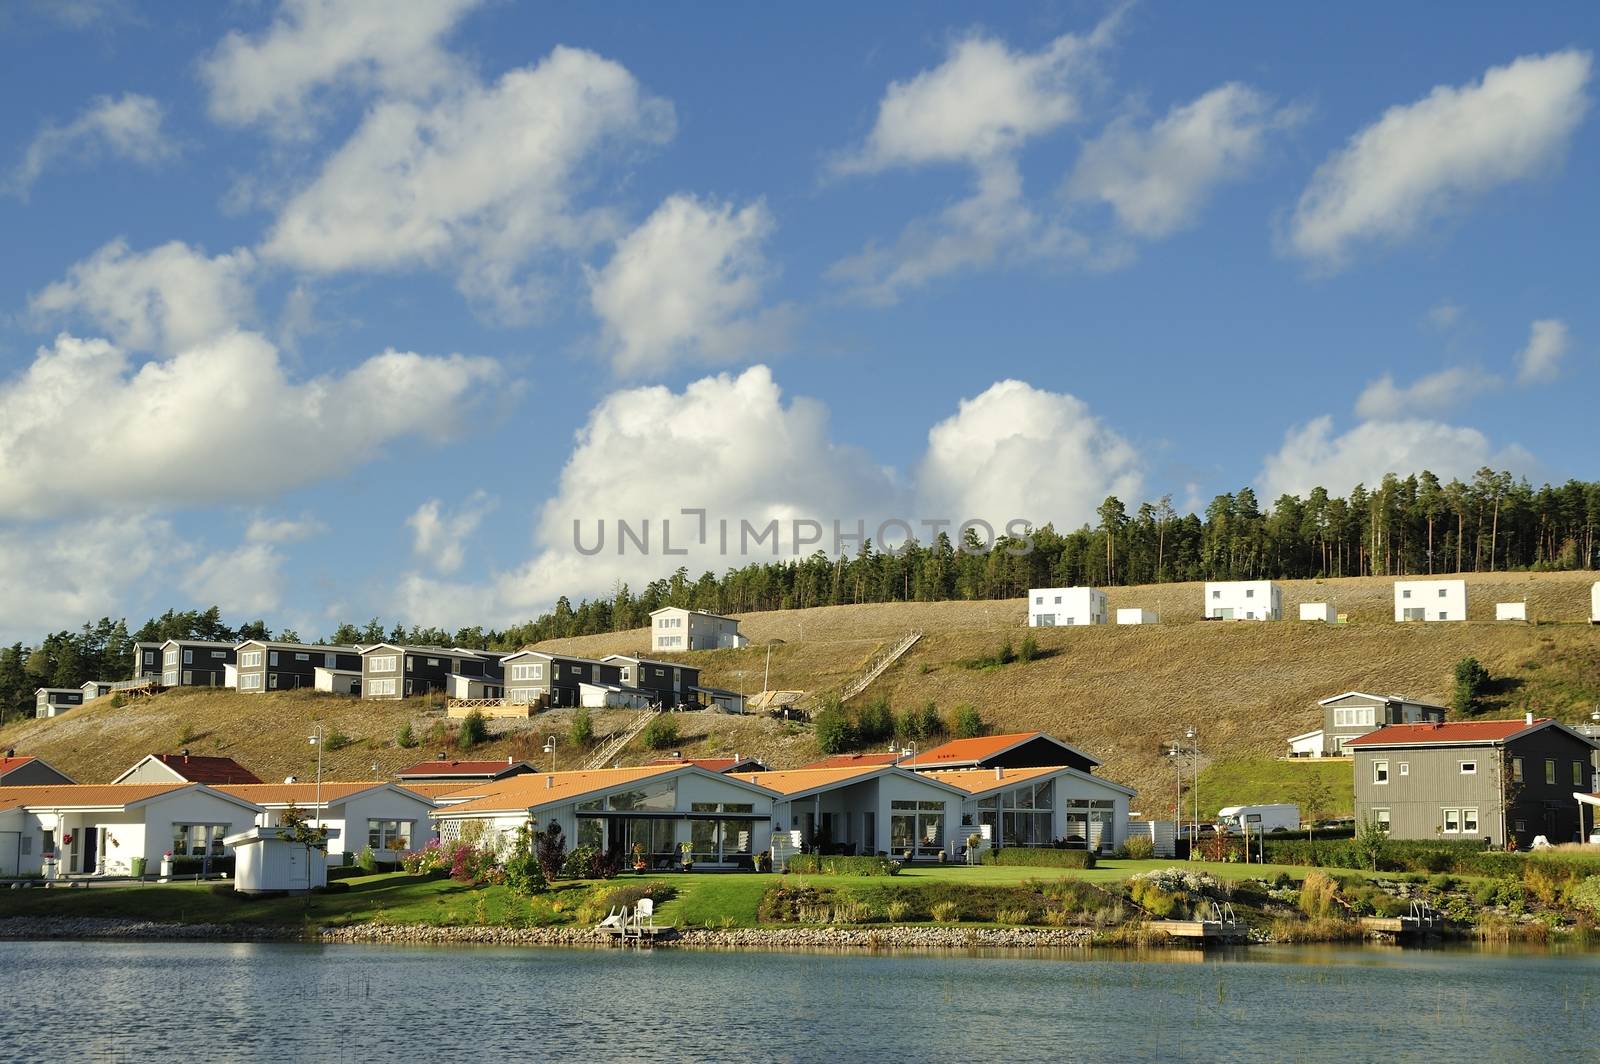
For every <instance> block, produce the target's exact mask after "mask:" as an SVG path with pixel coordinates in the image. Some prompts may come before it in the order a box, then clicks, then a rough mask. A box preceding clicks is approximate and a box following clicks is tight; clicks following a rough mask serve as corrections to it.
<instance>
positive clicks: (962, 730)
mask: <svg viewBox="0 0 1600 1064" xmlns="http://www.w3.org/2000/svg"><path fill="white" fill-rule="evenodd" d="M949 732H950V737H951V738H953V739H976V738H977V737H978V736H980V735H982V734H983V718H982V717H980V716H979V715H978V711H977V710H976V709H974V708H973V707H972V706H971V705H969V704H967V703H962V704H961V705H959V706H957V707H956V711H955V712H954V713H952V714H951V715H950V728H949Z"/></svg>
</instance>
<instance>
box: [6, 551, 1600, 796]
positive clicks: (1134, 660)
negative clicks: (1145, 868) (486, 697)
mask: <svg viewBox="0 0 1600 1064" xmlns="http://www.w3.org/2000/svg"><path fill="white" fill-rule="evenodd" d="M1467 579H1468V583H1469V588H1470V591H1471V594H1472V596H1473V599H1474V601H1473V604H1472V615H1473V616H1474V617H1481V616H1483V615H1484V614H1489V615H1492V613H1493V608H1494V606H1493V604H1494V602H1495V601H1510V600H1521V599H1523V598H1526V599H1527V601H1528V604H1529V613H1530V616H1532V617H1535V618H1537V619H1538V620H1539V621H1541V622H1545V623H1539V624H1527V625H1524V624H1495V623H1493V622H1476V621H1475V622H1472V623H1468V624H1453V625H1421V624H1411V625H1396V624H1394V623H1393V622H1392V621H1390V620H1389V619H1388V618H1389V617H1390V616H1391V601H1392V600H1391V597H1390V595H1391V593H1390V590H1389V588H1390V583H1391V581H1389V580H1388V579H1376V578H1369V579H1346V580H1328V581H1302V582H1285V584H1284V598H1285V608H1286V610H1287V611H1288V612H1289V613H1290V615H1291V616H1293V615H1294V614H1295V612H1296V607H1297V606H1298V604H1299V603H1300V602H1302V601H1321V600H1331V601H1333V602H1334V603H1335V604H1336V605H1337V607H1338V608H1339V610H1340V611H1341V612H1344V613H1346V614H1348V615H1350V616H1351V618H1352V623H1350V624H1347V625H1343V626H1324V625H1315V624H1300V623H1298V622H1293V621H1291V622H1284V623H1280V624H1270V625H1269V624H1250V623H1244V622H1240V623H1233V624H1227V623H1216V622H1208V623H1200V622H1199V615H1200V600H1201V594H1200V587H1199V585H1198V584H1175V585H1160V586H1152V587H1134V588H1117V589H1113V590H1112V591H1111V592H1110V598H1111V604H1112V607H1113V608H1116V607H1118V606H1135V605H1137V606H1144V607H1146V608H1154V609H1156V610H1157V611H1159V612H1160V613H1161V615H1162V623H1161V624H1160V625H1157V626H1151V627H1137V628H1118V627H1114V626H1113V627H1099V628H1075V629H1068V628H1057V629H1041V630H1035V631H1034V633H1033V634H1034V635H1035V637H1036V638H1037V640H1038V642H1039V645H1040V647H1041V649H1042V650H1043V651H1044V652H1045V656H1043V657H1041V658H1040V659H1039V660H1036V661H1033V662H1029V663H1025V664H1024V663H1017V664H1013V665H1008V666H1004V667H1001V668H996V669H987V670H977V669H970V668H967V667H964V666H963V665H962V664H961V662H962V661H963V660H966V659H970V658H974V657H977V656H980V655H983V654H986V653H989V652H991V651H992V650H994V649H995V647H997V646H998V645H999V644H1000V642H1001V641H1003V640H1005V639H1008V638H1009V639H1010V640H1011V641H1012V643H1013V644H1014V645H1015V644H1017V643H1019V642H1020V640H1021V639H1022V637H1023V636H1024V635H1025V634H1027V630H1026V628H1025V626H1024V625H1023V623H1022V618H1023V613H1024V607H1023V602H1022V600H1020V599H1017V600H1012V601H1005V602H995V601H985V602H939V603H905V604H882V605H864V606H834V607H824V608H820V609H814V610H793V611H780V612H772V613H756V614H750V615H748V616H746V617H745V618H744V630H745V632H746V634H747V635H749V636H750V638H751V640H752V645H751V646H750V647H747V648H745V649H743V650H725V651H710V652H700V653H694V654H687V655H672V656H674V657H680V658H683V659H684V660H690V661H693V662H694V663H695V664H697V665H699V666H700V667H701V668H702V669H703V670H704V672H703V676H704V679H705V681H706V682H707V683H710V684H714V685H717V686H722V687H729V688H734V689H738V690H742V691H747V692H753V691H759V690H761V686H762V673H763V668H764V666H765V663H766V659H767V652H768V647H767V646H766V645H765V644H767V643H769V642H771V643H772V645H771V648H770V649H771V670H772V675H771V686H772V687H773V688H774V689H792V690H804V691H811V692H821V691H825V690H828V689H829V688H837V687H838V686H840V685H842V684H843V683H844V682H845V681H847V680H848V679H849V678H851V677H853V676H855V675H856V674H858V673H859V672H860V670H861V669H862V668H863V667H864V665H865V664H866V662H867V661H868V659H870V658H871V657H872V655H873V654H874V653H875V652H876V651H877V650H878V649H879V648H881V647H882V646H884V645H885V644H887V643H889V642H892V641H893V640H894V639H895V638H897V637H898V636H899V635H901V634H903V633H904V632H905V631H907V630H909V629H913V628H917V629H921V630H922V631H924V632H925V633H926V634H925V636H924V638H923V640H922V641H921V642H920V643H918V644H917V645H916V646H915V647H914V648H913V649H912V650H911V652H910V653H909V654H907V655H906V656H905V657H904V658H902V659H901V661H900V662H898V663H897V664H896V665H895V666H894V667H893V668H892V669H890V670H889V672H888V673H886V674H885V675H884V676H883V678H882V679H880V680H879V681H878V683H877V684H876V685H874V687H873V688H872V692H873V693H876V692H880V691H881V692H882V693H884V694H886V695H887V696H888V697H889V699H890V701H891V702H892V704H893V705H894V707H895V708H896V710H904V709H906V708H909V707H912V706H916V705H920V704H921V703H923V702H926V701H928V700H933V701H935V702H936V703H937V704H938V705H939V707H940V708H941V709H943V710H945V711H948V710H950V709H953V708H954V707H955V706H957V705H959V704H961V703H963V702H970V703H971V704H972V705H974V706H976V707H977V708H978V709H979V710H980V712H981V713H982V715H983V717H984V719H985V720H986V721H988V722H989V723H990V725H991V726H993V727H995V728H997V729H1032V728H1040V729H1044V730H1047V731H1051V732H1055V733H1057V734H1059V735H1062V736H1063V737H1065V738H1067V739H1069V740H1070V741H1072V742H1074V743H1075V744H1078V745H1081V746H1083V747H1085V748H1086V749H1088V750H1090V751H1092V752H1094V753H1095V754H1096V755H1098V756H1099V757H1101V758H1102V759H1103V760H1104V761H1105V769H1104V771H1105V774H1106V775H1108V776H1110V777H1111V778H1113V779H1117V780H1120V781H1122V782H1125V783H1129V784H1131V785H1133V786H1135V787H1139V788H1141V789H1142V790H1144V791H1146V792H1147V793H1148V794H1149V795H1150V799H1149V803H1148V804H1149V805H1150V806H1151V808H1152V809H1155V808H1160V807H1161V803H1162V802H1163V801H1164V800H1165V796H1166V795H1167V794H1169V793H1170V789H1171V787H1172V783H1173V775H1172V770H1171V768H1170V767H1169V766H1168V765H1166V764H1165V762H1164V761H1163V759H1162V757H1161V754H1160V749H1161V743H1162V741H1163V740H1167V739H1170V738H1172V737H1174V736H1176V735H1177V734H1179V733H1181V731H1182V729H1183V728H1184V726H1186V725H1189V724H1194V725H1196V726H1197V727H1198V728H1199V730H1200V737H1201V738H1200V742H1201V747H1202V750H1203V752H1204V753H1205V754H1206V755H1207V760H1212V759H1217V760H1234V759H1240V758H1251V757H1262V756H1268V757H1271V756H1275V755H1277V754H1278V753H1280V752H1281V750H1282V748H1283V740H1284V739H1285V738H1286V737H1287V736H1289V735H1292V734H1295V733H1297V732H1301V731H1306V730H1308V729H1309V728H1312V727H1315V726H1316V723H1317V709H1316V705H1315V703H1316V700H1317V699H1318V698H1321V697H1325V696H1327V695H1329V694H1335V693H1338V692H1340V691H1344V690H1349V689H1355V688H1364V689H1376V690H1379V691H1384V692H1397V693H1404V694H1407V695H1410V696H1412V697H1417V698H1424V699H1436V700H1441V701H1444V700H1447V699H1448V696H1449V692H1450V684H1451V670H1452V669H1453V667H1454V664H1455V662H1457V661H1458V660H1460V659H1461V658H1463V657H1467V656H1469V655H1471V656H1476V657H1477V658H1479V659H1480V660H1481V661H1483V663H1484V664H1485V665H1486V666H1487V667H1488V669H1489V671H1490V673H1491V674H1493V675H1494V676H1495V677H1496V678H1497V679H1498V680H1499V682H1498V684H1497V686H1496V690H1495V695H1494V706H1493V710H1494V711H1496V712H1503V713H1520V712H1523V711H1524V710H1525V709H1528V710H1532V711H1534V712H1537V713H1541V714H1551V715H1556V716H1560V717H1563V718H1565V719H1568V720H1573V721H1577V720H1583V719H1587V716H1588V712H1589V709H1590V707H1591V706H1593V705H1596V704H1600V629H1597V628H1592V627H1591V626H1589V625H1588V624H1586V623H1575V622H1581V621H1583V620H1584V619H1585V618H1586V617H1587V610H1588V588H1589V585H1590V584H1591V583H1592V582H1593V579H1594V577H1593V574H1583V573H1558V574H1538V575H1530V574H1522V573H1516V574H1500V575H1486V574H1485V575H1478V576H1472V577H1468V578H1467ZM777 640H782V642H776V641H777ZM647 645H648V633H647V632H646V631H645V630H643V629H640V630H635V631H630V632H621V633H614V634H609V635H597V636H585V637H580V638H575V639H567V640H553V641H549V642H546V643H544V644H541V647H543V648H546V649H555V648H559V649H562V650H566V651H568V652H577V653H582V654H586V655H599V654H604V653H609V652H612V651H629V652H636V651H639V650H641V649H643V648H644V647H646V646H647ZM630 716H631V714H627V713H617V714H599V715H597V717H596V721H595V725H596V731H597V732H599V733H602V734H603V733H604V732H606V731H608V730H609V729H611V728H613V727H620V726H621V724H622V723H623V721H625V720H626V719H628V718H629V717H630ZM569 719H570V714H569V711H556V712H553V713H549V714H545V715H542V716H541V717H539V718H537V719H535V720H533V721H529V722H524V723H521V724H510V723H507V724H502V725H498V726H497V729H496V730H497V731H498V732H500V734H498V735H497V736H496V737H495V738H494V740H493V741H492V742H490V743H488V744H486V745H485V746H483V747H480V748H479V751H478V752H477V753H476V754H475V755H474V756H485V757H499V756H508V755H509V756H515V757H518V758H528V759H530V760H533V761H534V762H535V763H536V764H539V765H541V766H546V765H549V764H550V759H549V758H547V757H546V756H545V755H544V754H543V752H542V750H541V747H542V745H543V743H544V740H545V737H546V735H549V734H555V735H556V736H558V737H559V740H558V745H557V754H556V760H555V767H557V768H572V767H576V765H577V764H578V763H579V762H580V760H581V759H580V758H579V757H578V756H577V754H576V752H575V751H573V750H572V749H571V748H570V746H569V745H568V744H567V743H566V741H565V736H566V731H567V726H568V723H569ZM319 720H320V721H323V722H326V724H327V725H328V726H329V727H330V728H333V727H336V728H337V729H338V730H339V731H341V732H343V733H344V734H345V735H347V736H348V737H349V738H350V740H351V742H350V745H348V746H346V747H344V748H343V749H340V750H330V751H329V752H328V753H327V755H326V760H325V764H324V777H325V778H328V779H335V778H340V777H343V778H362V777H367V776H370V775H371V773H372V766H373V765H374V764H376V765H377V766H378V771H379V773H380V774H384V775H387V774H390V773H392V772H393V771H394V770H395V769H397V768H399V767H400V766H402V765H404V764H407V763H410V762H412V761H416V760H420V759H422V758H426V757H430V756H432V755H433V754H434V753H435V752H436V751H437V750H440V749H444V748H445V744H446V743H447V741H448V737H447V736H446V735H445V734H443V732H442V731H435V732H434V733H433V734H432V735H429V734H428V733H429V731H430V729H433V728H439V729H443V727H444V725H443V722H442V720H441V719H440V707H439V704H438V702H437V700H433V699H423V698H418V699H408V700H406V701H405V702H401V703H379V702H351V701H349V700H346V699H342V698H335V697H332V696H324V695H315V694H311V693H305V692H300V693H274V694H265V695H241V694H238V693H236V692H215V693H213V692H206V691H192V690H191V691H181V692H178V691H174V692H167V693H165V694H162V695H159V696H157V697H155V698H151V699H147V700H142V701H133V702H130V703H129V704H128V705H126V706H123V707H121V708H114V707H112V706H110V705H109V703H107V702H105V701H102V702H101V703H99V704H96V705H91V706H88V707H85V708H84V709H82V710H80V711H73V712H70V713H67V714H65V715H63V716H61V717H58V718H55V719H53V720H38V721H32V720H30V721H24V722H21V723H18V724H13V725H10V726H8V727H6V728H4V729H0V746H4V747H15V748H17V749H18V750H19V751H21V752H24V753H33V754H38V755H40V756H43V757H45V758H47V759H48V760H50V761H52V762H53V763H55V764H56V765H58V766H59V767H60V768H62V769H63V770H65V771H67V772H69V773H72V774H74V775H76V776H78V778H80V779H82V780H83V781H85V782H104V781H106V780H109V779H110V778H111V777H112V776H114V775H115V774H116V773H118V772H120V771H121V770H122V769H123V768H126V767H127V766H128V765H130V764H132V763H133V762H134V761H135V760H137V759H138V758H139V757H141V756H143V755H144V754H146V753H150V752H153V751H175V750H177V749H178V748H180V747H181V746H188V747H190V748H191V749H192V750H193V751H194V752H195V753H206V754H211V753H222V754H227V755H229V756H232V757H235V758H237V759H238V760H240V761H241V762H243V763H244V764H246V765H248V766H250V767H251V768H253V769H254V770H255V771H256V772H257V773H258V774H259V775H261V777H262V778H263V779H281V778H283V777H284V776H287V775H291V774H293V775H298V776H300V777H301V778H310V776H311V775H312V773H313V772H314V771H315V767H316V749H315V747H313V746H310V745H309V744H308V743H307V742H306V736H308V735H309V734H311V732H312V731H314V730H315V727H316V722H317V721H319ZM406 721H410V722H411V724H412V727H413V729H414V730H415V731H416V733H417V735H418V737H419V740H420V744H419V745H418V746H417V747H416V748H414V749H401V748H399V747H398V746H396V744H395V736H396V734H397V733H398V731H399V729H400V727H401V725H402V723H404V722H406ZM679 722H680V725H681V729H682V732H683V741H682V743H681V744H679V745H680V746H681V748H682V749H683V750H684V751H685V752H686V753H691V752H692V753H707V752H713V751H720V752H727V753H731V752H735V751H738V752H741V753H746V754H754V755H757V756H761V757H764V758H767V759H769V760H770V761H771V762H772V763H773V764H774V765H776V766H779V767H783V766H790V765H795V764H799V763H802V762H804V761H806V760H808V759H810V758H812V757H814V756H815V746H814V743H813V741H812V739H811V736H810V733H809V731H808V730H806V729H804V728H800V727H797V726H795V725H792V724H786V723H783V722H779V721H773V720H768V719H765V718H761V717H755V716H750V717H744V718H738V717H729V716H726V715H724V714H719V713H696V714H684V715H682V716H681V717H679ZM630 756H633V757H639V758H642V757H644V756H646V755H645V752H644V751H636V752H635V753H634V754H633V755H630ZM1158 795H1159V796H1162V797H1160V798H1158V797H1156V796H1158Z"/></svg>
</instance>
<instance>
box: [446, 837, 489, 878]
mask: <svg viewBox="0 0 1600 1064" xmlns="http://www.w3.org/2000/svg"><path fill="white" fill-rule="evenodd" d="M494 870H495V860H494V854H492V853H490V852H489V851H488V850H480V849H479V848H478V847H476V846H474V845H473V844H472V843H470V842H457V843H455V844H454V845H453V846H451V847H450V878H451V879H453V880H455V881H456V882H457V883H471V884H473V885H477V884H479V883H484V882H487V881H488V879H489V877H490V873H491V872H493V871H494Z"/></svg>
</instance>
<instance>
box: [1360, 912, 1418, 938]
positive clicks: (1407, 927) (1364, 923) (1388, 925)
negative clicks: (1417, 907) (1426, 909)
mask: <svg viewBox="0 0 1600 1064" xmlns="http://www.w3.org/2000/svg"><path fill="white" fill-rule="evenodd" d="M1432 927H1433V924H1432V922H1431V921H1423V920H1420V919H1418V918H1417V917H1415V916H1363V917H1362V918H1361V928H1362V930H1364V931H1368V932H1373V933H1376V934H1380V935H1414V934H1416V933H1417V932H1419V931H1428V930H1431V929H1432Z"/></svg>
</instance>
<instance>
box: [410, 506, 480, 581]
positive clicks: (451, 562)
mask: <svg viewBox="0 0 1600 1064" xmlns="http://www.w3.org/2000/svg"><path fill="white" fill-rule="evenodd" d="M495 506H496V500H495V499H493V498H491V497H490V496H489V495H488V494H487V493H485V492H482V491H478V492H474V493H473V494H472V495H471V496H470V497H469V498H468V499H467V501H466V502H464V503H463V504H462V505H461V506H460V507H459V508H457V510H456V512H455V513H453V514H452V513H447V512H446V511H445V508H444V503H443V502H441V501H440V500H438V499H429V500H428V501H427V502H425V503H423V504H422V505H421V506H419V507H417V509H416V511H415V512H414V513H412V515H411V516H410V517H408V518H406V525H407V527H409V528H410V529H411V551H412V553H413V554H415V555H416V556H417V557H419V558H423V559H426V560H427V561H428V562H429V563H430V564H431V565H432V566H433V568H435V569H437V570H438V571H439V572H441V573H453V572H455V571H456V570H457V569H459V568H461V562H462V561H463V560H464V559H465V557H466V543H467V540H468V539H470V538H471V537H472V534H473V533H474V532H476V531H477V530H478V526H479V525H480V524H482V523H483V519H484V518H485V517H487V516H488V515H489V514H490V513H491V512H492V511H493V510H494V508H495Z"/></svg>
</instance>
